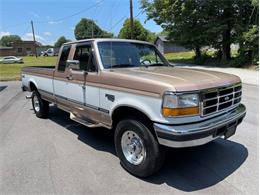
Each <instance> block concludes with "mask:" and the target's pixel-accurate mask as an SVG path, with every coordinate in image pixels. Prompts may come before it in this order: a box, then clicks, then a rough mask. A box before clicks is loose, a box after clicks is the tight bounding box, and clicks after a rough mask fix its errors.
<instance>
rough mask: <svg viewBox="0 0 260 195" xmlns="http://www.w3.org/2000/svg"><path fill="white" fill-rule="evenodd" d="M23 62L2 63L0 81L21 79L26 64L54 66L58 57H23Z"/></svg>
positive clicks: (0, 65)
mask: <svg viewBox="0 0 260 195" xmlns="http://www.w3.org/2000/svg"><path fill="white" fill-rule="evenodd" d="M22 58H23V61H24V63H23V64H0V81H10V80H19V79H20V73H21V69H22V68H23V67H26V66H53V65H55V64H56V60H57V57H38V58H35V56H25V57H22Z"/></svg>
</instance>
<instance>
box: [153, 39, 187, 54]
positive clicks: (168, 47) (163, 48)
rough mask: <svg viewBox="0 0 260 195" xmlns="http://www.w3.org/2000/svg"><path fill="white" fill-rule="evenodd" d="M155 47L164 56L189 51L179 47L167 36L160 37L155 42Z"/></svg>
mask: <svg viewBox="0 0 260 195" xmlns="http://www.w3.org/2000/svg"><path fill="white" fill-rule="evenodd" d="M154 43H155V45H156V46H157V48H158V49H159V51H160V52H162V53H163V54H165V53H173V52H182V51H188V49H186V48H185V47H182V46H179V45H177V44H175V43H174V42H172V41H169V40H168V39H167V37H166V36H158V37H157V38H156V40H155V42H154Z"/></svg>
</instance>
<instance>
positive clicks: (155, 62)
mask: <svg viewBox="0 0 260 195" xmlns="http://www.w3.org/2000/svg"><path fill="white" fill-rule="evenodd" d="M98 49H99V53H100V58H101V61H102V64H103V66H104V68H105V69H108V68H126V67H140V66H164V63H163V59H162V58H161V57H160V55H159V54H158V52H157V50H156V48H155V47H154V46H152V45H149V44H142V43H134V42H118V41H106V42H99V43H98Z"/></svg>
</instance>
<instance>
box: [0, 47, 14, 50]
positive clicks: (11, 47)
mask: <svg viewBox="0 0 260 195" xmlns="http://www.w3.org/2000/svg"><path fill="white" fill-rule="evenodd" d="M0 49H2V50H4V49H13V47H3V46H0Z"/></svg>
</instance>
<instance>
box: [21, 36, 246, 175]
mask: <svg viewBox="0 0 260 195" xmlns="http://www.w3.org/2000/svg"><path fill="white" fill-rule="evenodd" d="M22 88H23V89H24V90H27V91H30V92H32V94H31V96H29V98H32V106H33V109H34V111H35V113H36V116H37V117H40V118H46V117H47V116H48V112H49V104H50V103H54V104H55V105H57V107H58V108H60V109H62V110H64V111H66V112H68V113H70V118H71V119H72V120H75V121H77V122H79V123H81V124H83V125H85V126H87V127H91V128H94V127H105V128H107V129H111V130H112V131H114V141H115V148H116V152H117V155H118V157H119V159H120V161H121V164H122V166H123V167H124V168H125V169H126V170H127V171H129V172H130V173H132V174H134V175H136V176H139V177H146V176H149V175H151V174H153V173H154V172H156V171H157V170H159V168H160V167H161V165H162V163H163V159H164V146H168V147H174V148H180V147H192V146H198V145H202V144H206V143H208V142H210V141H213V140H215V139H217V138H224V139H227V138H229V137H230V136H232V135H234V134H235V131H236V127H237V125H238V124H239V123H241V121H242V120H243V118H244V116H245V114H246V109H245V106H244V105H243V104H241V103H240V102H241V96H242V86H241V80H240V78H239V77H237V76H234V75H231V74H225V73H220V72H213V71H206V70H196V69H185V68H178V67H174V66H173V65H172V64H170V63H169V62H168V61H167V60H166V59H165V58H164V57H163V55H162V54H161V53H160V52H159V51H158V50H157V49H156V47H155V46H154V45H152V44H150V43H147V42H142V41H134V40H123V39H89V40H81V41H76V42H70V43H66V44H64V45H63V46H62V48H61V49H60V53H59V56H58V61H57V64H56V66H53V67H50V66H46V67H26V68H23V69H22Z"/></svg>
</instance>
